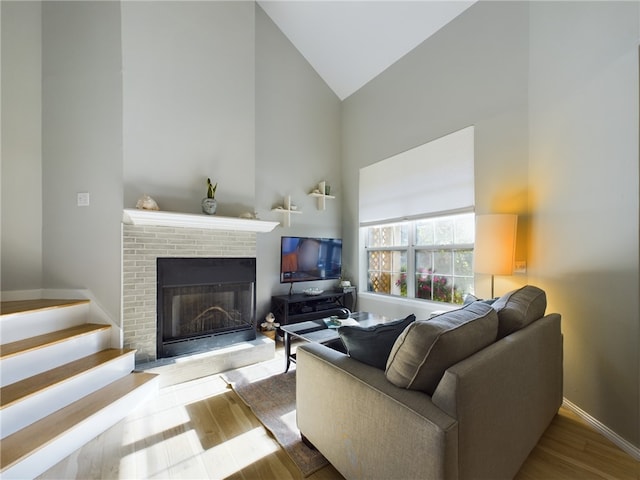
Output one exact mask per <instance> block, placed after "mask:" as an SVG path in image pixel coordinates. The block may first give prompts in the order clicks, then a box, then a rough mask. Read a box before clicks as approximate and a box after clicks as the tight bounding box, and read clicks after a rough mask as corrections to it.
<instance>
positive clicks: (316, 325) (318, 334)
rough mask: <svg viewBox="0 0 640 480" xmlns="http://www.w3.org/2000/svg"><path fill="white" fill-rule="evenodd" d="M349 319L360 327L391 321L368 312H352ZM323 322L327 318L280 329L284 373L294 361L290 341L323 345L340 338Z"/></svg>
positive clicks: (294, 357) (284, 326) (333, 329)
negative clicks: (295, 340)
mask: <svg viewBox="0 0 640 480" xmlns="http://www.w3.org/2000/svg"><path fill="white" fill-rule="evenodd" d="M349 318H350V319H353V320H355V321H356V322H358V325H360V326H362V327H369V326H372V325H377V324H379V323H386V322H390V321H392V320H393V319H391V318H388V317H385V316H383V315H378V314H377V313H370V312H354V313H352V314H351V316H350V317H349ZM325 320H329V318H320V319H318V320H309V321H308V322H300V323H292V324H290V325H283V326H281V327H280V330H282V333H283V336H284V351H285V355H284V358H285V367H284V371H285V373H286V372H288V371H289V367H290V366H291V362H293V363H295V361H296V356H295V353H291V341H292V340H293V339H299V340H304V341H306V342H312V343H321V344H323V345H325V344H327V343H331V342H335V341H336V340H338V339H339V338H340V335H338V329H337V328H329V327H328V326H327V323H326V321H325Z"/></svg>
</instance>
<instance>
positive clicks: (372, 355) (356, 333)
mask: <svg viewBox="0 0 640 480" xmlns="http://www.w3.org/2000/svg"><path fill="white" fill-rule="evenodd" d="M415 319H416V316H415V315H409V316H408V317H406V318H401V319H399V320H394V321H392V322H387V323H380V324H378V325H372V326H370V327H359V326H345V327H340V328H339V329H338V334H339V335H340V339H341V340H342V343H344V345H345V347H347V352H348V353H349V356H350V357H352V358H355V359H356V360H359V361H360V362H362V363H366V364H367V365H371V366H372V367H376V368H379V369H380V370H384V367H385V365H386V364H387V358H389V352H391V347H393V343H394V342H395V341H396V338H398V335H400V334H401V333H402V331H403V330H404V329H405V328H407V325H409V324H410V323H412V322H413V321H415Z"/></svg>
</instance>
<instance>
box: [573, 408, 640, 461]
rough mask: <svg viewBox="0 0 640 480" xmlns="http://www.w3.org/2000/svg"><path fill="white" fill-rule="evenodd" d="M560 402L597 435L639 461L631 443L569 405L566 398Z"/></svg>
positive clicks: (638, 454)
mask: <svg viewBox="0 0 640 480" xmlns="http://www.w3.org/2000/svg"><path fill="white" fill-rule="evenodd" d="M562 400H563V401H562V405H563V406H564V407H565V408H567V409H568V410H571V411H572V412H573V413H575V414H576V415H578V416H579V417H580V418H582V419H583V420H584V421H585V422H587V423H588V424H589V425H591V426H592V427H593V428H594V429H595V430H597V431H598V432H599V433H601V434H602V435H603V436H604V437H606V438H607V439H609V440H610V441H612V442H613V443H614V444H616V445H617V446H618V447H620V448H621V449H622V450H624V451H625V452H626V453H628V454H629V455H631V456H632V457H633V458H634V459H635V460H639V461H640V448H638V447H636V446H635V445H633V444H632V443H630V442H628V441H627V440H625V439H624V438H622V437H621V436H620V435H618V434H617V433H616V432H614V431H613V430H611V429H610V428H609V427H607V426H606V425H605V424H603V423H602V422H600V421H599V420H597V419H595V418H593V417H592V416H591V415H589V414H588V413H587V412H585V411H584V410H582V409H581V408H580V407H578V406H577V405H575V404H574V403H571V402H570V401H569V400H567V399H566V398H563V399H562Z"/></svg>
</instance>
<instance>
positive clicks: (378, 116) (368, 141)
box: [342, 2, 529, 315]
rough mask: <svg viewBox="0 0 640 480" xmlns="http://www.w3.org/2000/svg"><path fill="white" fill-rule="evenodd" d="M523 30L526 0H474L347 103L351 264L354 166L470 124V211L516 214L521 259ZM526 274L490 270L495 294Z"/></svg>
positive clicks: (353, 268) (479, 285)
mask: <svg viewBox="0 0 640 480" xmlns="http://www.w3.org/2000/svg"><path fill="white" fill-rule="evenodd" d="M528 29H529V20H528V6H527V4H526V3H524V2H495V3H493V2H481V3H478V4H475V5H474V6H472V7H471V8H469V9H468V10H467V11H466V12H465V13H463V14H462V15H461V16H460V17H458V18H456V19H455V20H453V21H452V22H451V23H449V24H448V25H447V26H446V27H445V28H444V29H442V30H441V31H439V32H438V33H437V34H435V35H434V36H433V37H431V38H430V39H428V40H427V41H426V42H424V43H423V44H422V45H420V46H418V47H417V48H416V49H414V50H413V51H411V52H410V53H409V54H407V55H406V56H405V57H403V58H402V59H401V60H399V61H398V62H397V63H395V64H394V65H392V66H391V67H390V68H389V69H387V70H386V71H385V72H383V73H382V74H381V75H379V76H378V77H376V78H375V79H374V80H372V81H371V82H369V83H368V84H367V85H365V86H364V87H363V88H362V89H360V90H359V91H358V92H356V93H355V94H353V95H352V96H351V97H349V98H348V99H346V100H345V101H344V104H343V167H342V168H343V182H344V184H345V185H349V186H350V188H349V189H348V190H347V191H346V192H345V203H344V212H343V214H344V218H343V228H344V237H345V239H346V240H347V246H348V249H347V250H346V257H347V258H348V259H349V261H350V264H349V266H348V270H349V271H350V272H357V271H358V266H357V262H358V255H357V251H358V250H357V245H358V236H357V232H358V230H357V225H358V210H357V207H358V188H357V185H358V172H359V170H360V168H362V167H363V166H366V165H370V164H372V163H375V162H377V161H380V160H383V159H385V158H388V157H390V156H392V155H395V154H397V153H400V152H403V151H405V150H408V149H410V148H412V147H415V146H418V145H421V144H423V143H426V142H428V141H430V140H434V139H437V138H439V137H442V136H443V135H446V134H449V133H452V132H454V131H457V130H460V129H461V128H464V127H468V126H470V125H475V203H476V212H477V213H517V214H518V215H519V224H520V225H519V229H518V230H519V242H518V250H517V255H516V256H517V258H524V257H526V238H527V234H526V232H527V229H528V211H527V209H528V200H527V198H528V197H527V195H528V174H527V170H528V165H527V158H528V150H529V144H528V118H527V115H528V113H527V100H528V98H527V74H528V56H527V49H528V43H529V39H528ZM523 281H524V278H523V277H521V276H514V277H496V293H497V294H499V293H501V292H502V293H504V292H506V291H508V290H509V289H510V288H512V287H514V286H515V285H518V284H519V283H522V282H523ZM489 282H490V280H489V278H487V277H486V276H478V278H477V279H476V293H477V294H478V295H480V296H485V297H487V296H489V294H490V283H489ZM387 313H390V312H389V311H387ZM403 313H404V312H403V311H402V310H401V309H399V310H398V315H402V314H403Z"/></svg>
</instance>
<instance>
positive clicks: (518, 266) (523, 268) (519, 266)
mask: <svg viewBox="0 0 640 480" xmlns="http://www.w3.org/2000/svg"><path fill="white" fill-rule="evenodd" d="M513 273H527V262H526V261H524V260H516V262H515V265H514V268H513Z"/></svg>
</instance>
